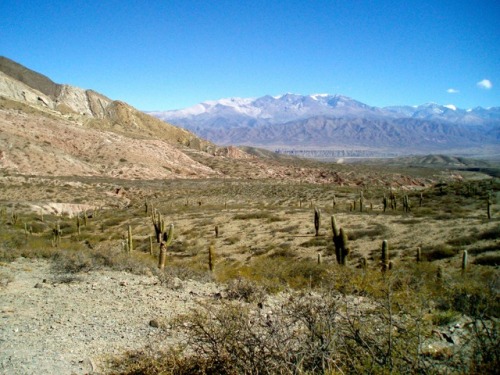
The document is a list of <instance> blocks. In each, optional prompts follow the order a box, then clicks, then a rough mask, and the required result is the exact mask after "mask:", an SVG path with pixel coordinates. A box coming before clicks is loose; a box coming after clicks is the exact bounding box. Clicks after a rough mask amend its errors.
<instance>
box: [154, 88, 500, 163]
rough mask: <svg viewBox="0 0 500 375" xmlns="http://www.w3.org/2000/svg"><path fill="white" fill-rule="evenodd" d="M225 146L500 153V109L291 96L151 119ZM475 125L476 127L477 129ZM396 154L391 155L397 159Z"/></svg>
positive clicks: (218, 103)
mask: <svg viewBox="0 0 500 375" xmlns="http://www.w3.org/2000/svg"><path fill="white" fill-rule="evenodd" d="M150 114H152V115H153V116H156V117H158V118H160V119H162V120H165V121H169V122H172V123H174V124H177V125H179V126H183V127H185V128H187V129H189V130H192V131H193V132H196V133H197V134H198V135H200V136H202V137H204V138H207V139H209V140H211V141H213V142H215V143H219V144H244V145H249V146H258V147H272V146H276V147H278V148H281V147H285V148H286V147H303V148H316V147H322V148H325V147H347V148H348V149H352V148H353V147H355V148H356V147H359V148H361V149H366V148H368V149H372V148H382V149H385V150H386V151H385V152H387V147H390V150H396V149H399V150H400V151H399V152H401V153H403V154H404V153H406V152H410V151H411V152H417V153H419V152H427V153H429V152H433V151H436V150H441V149H442V148H443V147H447V148H449V149H461V148H462V149H463V148H466V147H470V148H471V149H472V148H473V149H478V148H480V147H482V145H485V144H495V145H498V141H499V139H500V136H499V133H500V131H499V130H498V127H499V126H500V109H499V108H494V109H491V110H486V109H484V108H475V109H472V110H470V111H469V112H467V111H465V110H462V109H459V108H457V107H456V106H455V105H453V104H447V105H441V104H438V103H425V104H421V105H418V106H409V105H406V106H404V105H403V106H390V107H383V108H379V107H374V106H370V105H368V104H365V103H362V102H360V101H357V100H355V99H352V98H350V97H347V96H344V95H341V94H326V93H324V94H310V95H300V94H293V93H286V94H282V95H276V96H270V95H266V96H262V97H259V98H228V99H220V100H215V101H210V102H204V103H201V104H199V105H196V106H193V107H190V108H187V109H184V110H180V111H164V112H151V113H150ZM471 125H474V126H471ZM391 152H392V151H391Z"/></svg>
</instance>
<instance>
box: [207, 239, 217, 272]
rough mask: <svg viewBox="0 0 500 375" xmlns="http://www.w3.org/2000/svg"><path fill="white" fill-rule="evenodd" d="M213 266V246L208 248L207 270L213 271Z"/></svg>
mask: <svg viewBox="0 0 500 375" xmlns="http://www.w3.org/2000/svg"><path fill="white" fill-rule="evenodd" d="M214 266H215V246H214V245H210V246H209V247H208V269H209V270H210V272H213V271H214Z"/></svg>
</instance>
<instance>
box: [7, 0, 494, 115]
mask: <svg viewBox="0 0 500 375" xmlns="http://www.w3.org/2000/svg"><path fill="white" fill-rule="evenodd" d="M499 25H500V3H499V2H498V0H497V1H487V0H484V1H481V0H477V1H472V0H471V1H461V0H454V1H439V0H436V1H428V0H420V1H401V0H399V1H389V0H380V1H361V0H359V1H357V0H348V1H334V0H331V1H321V0H317V1H306V0H304V1H294V0H289V1H280V0H275V1H273V0H267V1H265V0H264V1H261V0H251V1H236V0H233V1H226V0H218V1H208V0H207V1H202V0H198V1H194V0H180V1H177V0H176V1H174V0H163V1H159V0H158V1H155V0H150V1H127V0H120V1H115V0H110V1H106V0H100V1H93V0H87V1H84V0H82V1H74V0H66V1H61V0H58V1H48V0H47V1H45V0H38V1H32V0H30V1H24V0H18V1H14V0H2V1H0V55H3V56H6V57H8V58H11V59H13V60H15V61H17V62H19V63H21V64H23V65H25V66H27V67H29V68H31V69H33V70H36V71H38V72H40V73H42V74H45V75H47V76H48V77H50V78H51V79H52V80H54V81H55V82H57V83H68V84H71V85H75V86H79V87H82V88H89V89H94V90H96V91H98V92H101V93H103V94H105V95H107V96H109V97H110V98H112V99H117V100H123V101H126V102H128V103H129V104H131V105H133V106H135V107H137V108H139V109H142V110H167V109H179V108H184V107H188V106H191V105H194V104H196V103H199V102H202V101H205V100H215V99H220V98H227V97H259V96H263V95H267V94H270V95H279V94H283V93H286V92H292V93H297V94H314V93H330V94H343V95H346V96H349V97H352V98H354V99H357V100H359V101H362V102H364V103H367V104H370V105H375V106H387V105H397V104H409V105H415V104H422V103H426V102H436V103H439V104H454V105H456V106H458V107H460V108H472V107H476V106H483V107H491V106H500V26H499Z"/></svg>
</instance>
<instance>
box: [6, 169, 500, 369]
mask: <svg viewBox="0 0 500 375" xmlns="http://www.w3.org/2000/svg"><path fill="white" fill-rule="evenodd" d="M342 168H344V169H343V173H344V174H348V173H349V172H348V171H347V168H348V167H345V166H343V167H342ZM376 168H377V167H370V173H373V170H374V169H376ZM358 172H359V169H358ZM380 173H383V172H380ZM406 173H410V174H409V179H411V178H413V177H414V176H412V175H411V171H410V172H408V171H406ZM415 173H417V174H418V176H417V177H418V178H420V179H421V180H422V179H426V181H427V182H426V183H424V184H421V185H417V184H412V185H410V186H404V185H402V184H400V186H398V187H391V186H390V184H388V183H377V182H376V181H374V180H371V181H370V183H368V184H363V183H361V184H359V185H354V184H349V185H343V186H342V185H339V184H333V183H328V184H321V183H310V182H307V180H304V181H301V180H287V179H282V180H276V179H248V178H246V179H231V178H217V179H216V178H214V179H192V180H153V181H145V180H119V179H104V178H92V177H86V178H82V177H74V178H72V177H65V178H64V179H57V178H45V179H44V178H41V177H26V176H4V180H3V181H2V186H1V193H0V228H1V229H0V259H1V262H2V268H0V283H1V284H2V287H3V288H8V287H9V284H10V283H11V282H12V279H13V278H15V275H11V274H9V273H8V272H7V271H8V267H6V265H8V263H9V262H11V261H13V260H15V259H18V258H19V257H24V258H43V259H48V260H50V262H51V264H53V270H54V272H56V273H59V274H64V275H66V277H68V278H70V279H71V280H72V282H78V278H77V276H78V275H79V274H82V273H88V272H92V271H94V270H100V269H111V270H117V271H126V272H130V273H134V274H146V275H151V276H153V277H156V278H158V280H159V282H161V283H162V285H164V287H165V288H166V289H168V288H171V287H172V284H173V283H174V282H175V283H179V282H181V283H182V282H183V281H186V280H196V281H198V282H201V283H204V282H207V283H208V282H215V283H217V284H218V285H220V286H221V290H223V292H221V293H220V294H219V295H217V296H216V297H214V298H209V299H207V300H206V301H203V302H201V303H199V304H198V305H197V306H196V307H195V308H192V309H190V310H189V311H187V312H186V313H185V314H179V315H178V316H176V317H174V318H172V319H171V320H170V321H169V322H167V323H168V325H169V327H170V328H169V330H170V331H171V330H175V331H176V332H178V333H179V337H180V338H179V340H178V341H177V342H176V343H175V344H171V343H170V344H169V345H168V346H162V345H161V343H160V344H158V345H157V346H153V347H149V348H144V349H143V350H135V351H131V352H126V353H122V355H119V356H113V357H110V358H109V357H108V358H106V361H105V362H106V371H107V372H110V373H120V374H139V373H141V374H142V373H144V374H156V373H165V374H170V373H171V374H193V373H200V374H205V373H206V374H240V373H254V374H261V373H263V374H265V373H272V374H274V373H283V374H313V373H321V374H323V373H325V374H336V373H339V374H340V373H363V374H365V373H375V374H378V373H384V374H385V373H431V374H433V373H477V374H484V373H495V372H496V371H497V370H496V369H497V368H498V365H499V350H498V348H499V347H500V345H499V344H500V342H499V330H498V328H499V327H498V318H499V312H500V306H499V301H500V299H499V287H500V284H499V282H500V279H499V270H498V266H499V264H500V215H499V214H498V207H499V206H498V204H497V200H496V199H497V198H496V197H497V194H498V191H499V190H500V181H499V180H498V179H495V178H491V177H487V176H483V175H482V176H479V174H477V175H473V174H470V175H467V174H464V173H462V176H461V178H455V177H456V176H455V175H454V174H450V173H448V174H446V176H448V177H449V178H440V179H436V178H435V176H431V173H430V172H427V170H419V171H416V172H415ZM427 173H429V175H428V176H427V175H426V174H427ZM433 173H434V172H433ZM479 177H481V178H479ZM358 179H359V181H363V178H362V176H358ZM361 193H362V199H363V202H362V208H361V207H360V206H361V202H360V198H361ZM391 195H393V196H394V201H393V207H392V208H391V202H390V197H391ZM384 196H385V197H386V198H387V199H388V201H387V207H386V208H385V210H384V203H383V198H384ZM405 196H407V199H408V201H409V208H407V209H404V207H403V199H404V197H405ZM488 202H489V203H488ZM394 203H395V207H394ZM488 207H489V212H488ZM315 209H317V210H318V211H319V212H320V217H319V227H318V232H317V235H316V229H315V224H314V212H315ZM158 214H161V218H162V219H163V220H164V223H165V226H166V228H168V226H169V224H171V223H172V224H173V231H174V232H173V240H172V242H171V243H170V244H169V246H168V247H167V257H166V266H165V268H164V269H159V268H158V258H159V252H160V246H159V244H158V242H157V239H156V238H155V230H154V225H153V223H154V222H157V220H158ZM153 216H154V218H153ZM332 216H334V217H335V220H336V223H337V225H338V226H339V227H341V228H342V229H343V230H344V232H345V233H346V234H347V237H348V249H349V253H348V255H347V261H346V264H345V265H342V264H339V263H338V261H337V256H336V249H335V244H334V241H333V239H332V236H333V235H332V227H331V218H332ZM129 228H130V229H129ZM129 230H130V233H131V238H130V236H129ZM384 240H386V241H387V244H388V257H387V258H386V259H385V260H384V259H383V258H382V242H383V241H384ZM210 248H211V249H212V252H211V262H212V264H211V266H212V267H209V249H210ZM464 254H465V255H464ZM210 268H212V270H210ZM71 275H73V276H71ZM75 280H76V281H75ZM179 280H180V281H179ZM158 329H163V328H162V326H161V325H160V327H159V328H158ZM103 361H104V360H103Z"/></svg>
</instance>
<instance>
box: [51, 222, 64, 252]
mask: <svg viewBox="0 0 500 375" xmlns="http://www.w3.org/2000/svg"><path fill="white" fill-rule="evenodd" d="M61 237H62V230H61V226H60V225H59V222H58V223H57V224H56V225H55V226H54V228H53V229H52V246H53V247H57V246H59V244H60V243H61Z"/></svg>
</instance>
